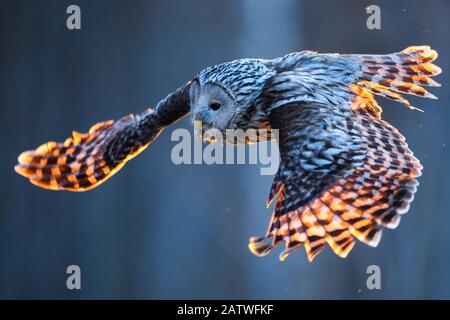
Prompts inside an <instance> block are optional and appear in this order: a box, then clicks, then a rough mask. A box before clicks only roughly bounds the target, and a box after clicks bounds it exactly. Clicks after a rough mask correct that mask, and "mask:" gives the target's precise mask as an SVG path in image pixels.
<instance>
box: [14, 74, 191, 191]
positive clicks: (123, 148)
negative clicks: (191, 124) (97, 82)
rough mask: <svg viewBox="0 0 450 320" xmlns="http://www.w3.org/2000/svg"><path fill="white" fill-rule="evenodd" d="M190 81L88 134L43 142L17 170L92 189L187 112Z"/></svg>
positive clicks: (39, 179)
mask: <svg viewBox="0 0 450 320" xmlns="http://www.w3.org/2000/svg"><path fill="white" fill-rule="evenodd" d="M189 86H190V83H187V84H186V85H184V86H182V87H181V88H179V89H177V90H176V91H175V92H173V93H171V94H170V95H168V96H167V97H166V98H165V99H164V100H162V101H160V102H159V103H158V105H157V106H156V108H155V109H154V110H153V109H148V110H146V111H144V112H143V113H141V114H138V115H133V114H130V115H128V116H125V117H123V118H121V119H120V120H118V121H115V122H114V121H112V120H111V121H105V122H100V123H97V124H96V125H94V126H93V127H91V129H90V130H89V132H88V133H78V132H75V131H74V132H73V133H72V137H70V138H68V139H66V141H65V142H62V143H61V142H47V143H45V144H43V145H41V146H40V147H38V148H37V149H36V150H32V151H26V152H23V153H22V154H21V155H20V156H19V158H18V162H19V163H18V164H17V165H16V166H15V170H16V172H17V173H19V174H21V175H23V176H24V177H26V178H28V179H29V180H30V182H31V183H33V184H35V185H38V186H39V187H42V188H46V189H51V190H69V191H86V190H89V189H92V188H94V187H96V186H98V185H100V184H101V183H102V182H104V181H105V180H107V179H109V178H110V177H111V176H112V175H113V174H114V173H116V172H117V171H118V170H119V169H120V168H122V167H123V165H125V163H126V162H127V161H128V160H131V159H132V158H134V157H135V156H136V155H138V154H139V153H140V152H141V151H143V150H144V149H145V148H146V147H147V146H148V145H149V144H150V143H151V142H152V141H153V140H154V139H156V137H157V136H158V135H159V133H160V132H161V131H162V130H163V128H164V127H165V126H168V125H170V124H171V123H173V122H175V121H177V120H178V119H180V118H182V117H183V116H185V115H186V114H188V113H189V111H190V105H189Z"/></svg>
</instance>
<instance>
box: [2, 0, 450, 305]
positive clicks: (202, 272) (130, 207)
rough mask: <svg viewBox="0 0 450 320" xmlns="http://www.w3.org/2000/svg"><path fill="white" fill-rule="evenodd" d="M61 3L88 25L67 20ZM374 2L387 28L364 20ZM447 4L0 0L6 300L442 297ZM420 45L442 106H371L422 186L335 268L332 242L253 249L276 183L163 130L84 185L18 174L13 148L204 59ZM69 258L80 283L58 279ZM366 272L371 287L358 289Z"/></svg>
mask: <svg viewBox="0 0 450 320" xmlns="http://www.w3.org/2000/svg"><path fill="white" fill-rule="evenodd" d="M70 4H77V5H79V6H80V7H81V12H82V30H80V31H69V30H68V29H67V28H66V18H67V14H66V8H67V6H68V5H70ZM370 4H378V5H380V7H381V18H382V22H381V23H382V24H381V26H382V29H381V30H373V31H371V30H368V29H367V28H366V19H367V17H368V15H367V14H366V12H365V7H366V6H368V5H370ZM449 13H450V2H449V1H446V0H443V1H437V0H436V1H428V2H425V1H419V0H416V1H411V0H407V1H385V2H380V1H333V2H332V1H295V0H281V1H275V0H273V1H271V0H246V1H242V0H235V1H218V0H215V1H207V0H204V1H200V0H199V1H181V0H180V1H174V0H170V1H100V0H96V1H75V0H74V1H56V0H55V1H0V70H1V73H0V90H1V91H0V130H1V131H0V133H1V134H0V143H1V157H0V168H1V170H0V298H67V299H79V298H236V299H240V298H264V299H272V298H274V299H278V298H287V299H297V298H307V299H312V298H324V299H328V298H333V299H334V298H369V299H372V298H373V299H379V298H447V299H448V298H450V286H449V285H450V232H449V231H450V209H449V206H450V184H449V181H450V173H449V165H450V153H449V150H450V149H449V148H450V138H449V134H450V129H449V125H450V105H449V102H450V96H449V89H448V88H449V75H450V73H449V70H450V66H449V50H450V45H449V30H450V28H449V24H450V22H449V21H450V20H449ZM421 44H429V45H431V46H432V47H433V48H435V49H437V50H438V51H439V54H440V58H439V59H438V61H437V64H439V65H440V66H441V67H442V69H443V70H444V73H443V75H441V76H440V77H439V78H438V79H437V80H438V81H439V82H441V83H442V85H443V87H442V88H436V89H434V88H433V89H432V90H431V91H432V92H433V93H434V94H436V95H437V96H438V97H439V100H437V101H432V100H430V101H428V100H427V101H425V100H420V99H418V98H411V101H412V102H413V103H414V104H415V105H417V106H418V107H421V108H423V109H424V110H425V113H420V112H413V111H409V110H407V109H406V108H404V107H402V106H401V105H399V104H395V103H391V102H389V101H386V100H383V101H381V104H382V105H383V106H384V110H385V112H384V117H385V119H387V120H388V121H389V122H391V123H393V124H394V125H395V126H397V127H398V128H399V130H400V131H401V132H402V133H403V134H404V135H405V136H406V137H407V138H408V142H409V144H410V146H411V148H412V149H413V150H414V151H415V153H416V155H417V157H418V158H419V159H420V160H421V161H422V163H423V165H424V174H423V176H422V177H421V178H420V183H421V185H420V187H419V190H418V193H417V194H416V199H415V201H414V203H413V205H412V207H411V209H410V211H409V213H408V214H407V215H406V216H404V217H403V219H402V222H401V224H400V226H399V227H398V229H397V230H395V231H390V230H386V231H385V232H384V235H383V239H382V241H381V243H380V245H379V246H378V247H377V248H376V249H373V248H370V247H367V246H365V245H363V244H360V243H358V244H357V245H356V246H355V248H354V249H353V251H352V252H351V254H350V256H349V257H348V258H347V259H345V260H342V259H340V258H339V257H337V256H335V255H334V254H333V253H332V252H331V250H329V249H328V248H327V249H326V250H324V251H323V252H322V253H321V254H320V255H319V256H318V257H317V258H316V260H315V261H314V262H313V263H309V262H308V261H307V259H306V257H305V254H304V252H303V249H301V250H299V251H298V252H296V253H295V254H293V255H292V256H290V257H289V258H288V259H287V260H286V261H285V262H283V263H281V262H279V261H278V252H274V253H272V254H271V255H269V256H268V257H266V258H257V257H255V256H253V255H252V254H251V253H250V252H249V250H248V249H247V243H248V238H249V237H250V236H253V235H262V234H263V233H264V232H265V231H266V228H267V224H268V222H269V218H270V215H271V212H270V210H266V209H265V206H264V202H265V200H266V196H267V194H268V191H269V188H270V184H271V181H272V177H270V176H260V175H259V168H258V166H255V165H235V166H232V165H228V166H225V165H224V166H218V165H216V166H207V165H191V166H186V165H181V166H176V165H174V164H173V163H172V162H171V159H170V151H171V149H172V147H173V145H174V144H175V143H174V142H171V141H170V133H171V129H169V130H167V131H166V132H164V133H163V134H162V135H161V136H160V137H159V139H158V140H157V141H156V142H155V143H154V144H153V145H151V147H150V148H149V149H148V150H147V151H146V152H145V153H143V154H142V155H141V156H139V157H138V158H136V159H135V160H133V161H132V162H130V163H129V164H128V165H127V166H126V167H125V168H124V169H123V170H122V171H120V172H119V173H118V174H117V175H116V176H115V177H114V178H112V179H111V180H110V181H108V183H106V184H104V185H102V186H101V187H99V188H98V189H95V190H92V191H90V192H88V193H81V194H79V193H75V194H74V193H65V192H50V191H46V190H42V189H39V188H36V187H35V186H32V185H31V184H29V183H28V182H27V181H26V180H25V179H23V178H22V177H20V176H19V175H17V174H16V173H15V172H14V170H13V166H14V164H15V163H16V157H17V155H18V154H19V153H20V152H21V151H23V150H26V149H31V148H34V147H36V146H38V145H39V144H40V143H42V142H45V141H49V140H57V141H60V140H64V139H65V138H66V137H67V136H68V135H69V134H70V132H71V130H78V131H86V130H87V129H88V128H89V127H90V126H91V125H92V124H94V123H96V122H98V121H101V120H107V119H116V118H119V117H121V116H123V115H125V114H127V113H130V112H139V111H141V110H143V109H145V108H146V107H147V106H149V105H154V104H155V103H156V102H157V101H158V100H159V99H160V98H162V97H164V96H165V95H166V94H167V93H168V92H170V91H171V90H173V89H174V88H176V87H177V86H179V85H181V84H182V83H184V82H185V81H186V80H188V79H190V78H192V77H193V76H194V75H195V74H196V73H197V72H198V71H200V70H201V69H202V68H204V67H206V66H209V65H211V64H216V63H220V62H223V61H228V60H232V59H236V58H242V57H264V58H272V57H277V56H280V55H283V54H285V53H288V52H292V51H301V50H305V49H311V50H318V51H321V52H346V53H389V52H394V51H399V50H401V49H403V48H405V47H407V46H409V45H421ZM188 125H189V121H188V120H187V119H185V120H183V121H182V122H180V123H179V124H178V125H177V126H184V127H187V126H188ZM70 264H77V265H79V266H80V267H81V270H82V290H80V291H69V290H67V289H66V276H67V275H66V273H65V270H66V267H67V266H68V265H70ZM371 264H377V265H379V266H380V267H381V273H382V289H381V290H375V291H370V290H368V289H367V288H366V285H365V283H366V278H367V274H366V268H367V266H368V265H371Z"/></svg>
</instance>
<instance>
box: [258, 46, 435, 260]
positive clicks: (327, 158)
mask: <svg viewBox="0 0 450 320" xmlns="http://www.w3.org/2000/svg"><path fill="white" fill-rule="evenodd" d="M436 58H437V53H436V51H434V50H431V48H430V47H428V46H421V47H410V48H407V49H405V50H403V51H401V52H399V53H394V54H389V55H338V54H315V53H311V52H304V53H299V54H292V55H288V56H286V57H284V58H283V59H281V60H279V61H277V62H276V65H277V71H278V73H277V75H276V76H274V77H273V78H272V79H271V80H270V81H269V82H268V84H267V90H266V91H265V94H266V98H267V100H268V101H270V103H271V108H270V110H271V111H270V116H269V118H270V124H271V127H272V128H273V129H279V148H280V155H281V165H280V168H279V171H278V173H277V175H276V176H275V180H274V182H273V185H272V189H271V191H270V196H269V201H268V204H270V203H271V202H272V200H273V199H274V198H276V199H277V201H276V205H275V209H274V213H273V215H272V219H271V222H270V226H269V229H268V231H267V233H266V235H265V236H264V237H253V238H251V239H250V244H249V248H250V250H251V251H252V252H253V253H254V254H256V255H266V254H268V253H269V252H270V251H271V249H272V248H273V247H274V246H276V245H278V244H280V243H281V242H283V241H284V242H285V244H286V246H285V250H284V251H283V252H282V253H281V255H280V259H281V260H283V259H285V258H286V257H287V256H288V255H289V254H290V253H291V252H292V251H294V250H296V249H297V248H299V247H301V246H304V247H305V250H306V253H307V257H308V259H309V260H310V261H312V260H313V259H314V257H315V256H316V255H317V254H318V253H319V252H320V251H321V250H322V249H323V247H324V246H325V244H328V245H329V246H330V247H331V248H332V249H333V251H334V252H335V253H336V254H337V255H339V256H340V257H346V256H347V255H348V253H349V252H350V250H351V249H352V248H353V246H354V239H355V238H356V239H358V240H360V241H362V242H364V243H366V244H368V245H371V246H376V245H377V244H378V242H379V240H380V238H381V232H382V228H383V227H386V228H395V227H396V226H397V225H398V223H399V222H400V215H401V214H403V213H406V211H407V210H408V208H409V203H410V202H411V201H412V200H413V194H414V192H415V191H416V188H417V184H418V183H417V181H416V178H417V177H419V176H420V174H421V169H422V166H421V165H420V162H419V161H418V160H417V159H416V158H415V157H414V155H413V153H412V152H411V150H409V148H408V145H407V144H406V142H405V138H404V137H403V136H402V135H401V134H400V133H399V132H398V131H397V129H395V128H394V127H393V126H391V125H390V124H389V123H387V122H385V121H383V120H381V111H382V109H381V107H380V106H379V105H378V103H377V102H376V100H375V96H376V95H379V96H383V97H385V98H388V99H392V100H396V101H398V102H400V103H402V104H404V105H406V106H408V107H410V108H414V107H412V106H411V104H410V103H409V102H408V101H407V100H406V99H405V98H404V97H402V95H401V94H411V95H416V96H421V97H427V98H435V97H434V96H433V95H431V94H430V93H428V92H427V91H426V90H425V89H423V88H422V87H421V86H420V85H424V86H439V84H438V83H437V82H435V81H433V80H432V79H431V78H430V77H431V76H435V75H438V74H439V73H440V72H441V70H440V68H439V67H437V66H436V65H434V64H432V63H431V62H432V61H433V60H435V59H436Z"/></svg>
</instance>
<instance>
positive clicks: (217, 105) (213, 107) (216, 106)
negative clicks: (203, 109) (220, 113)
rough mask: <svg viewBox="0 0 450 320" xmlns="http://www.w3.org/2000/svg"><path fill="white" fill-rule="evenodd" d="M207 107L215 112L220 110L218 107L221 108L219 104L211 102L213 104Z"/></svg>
mask: <svg viewBox="0 0 450 320" xmlns="http://www.w3.org/2000/svg"><path fill="white" fill-rule="evenodd" d="M209 107H210V108H211V109H212V110H214V111H217V110H219V109H220V107H222V105H221V104H220V103H218V102H213V103H211V104H210V105H209Z"/></svg>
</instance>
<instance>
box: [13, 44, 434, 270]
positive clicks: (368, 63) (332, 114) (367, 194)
mask: <svg viewBox="0 0 450 320" xmlns="http://www.w3.org/2000/svg"><path fill="white" fill-rule="evenodd" d="M436 58H437V52H436V51H435V50H432V49H431V48H430V47H429V46H413V47H409V48H406V49H405V50H403V51H401V52H397V53H392V54H386V55H368V54H320V53H317V52H312V51H302V52H295V53H291V54H288V55H286V56H283V57H280V58H276V59H272V60H264V59H239V60H235V61H231V62H227V63H222V64H218V65H215V66H211V67H208V68H206V69H204V70H202V71H201V72H200V73H199V74H198V75H196V76H195V77H194V78H193V79H192V80H191V81H189V82H187V83H186V84H184V85H182V86H181V87H180V88H178V89H177V90H175V91H174V92H172V93H170V94H169V95H168V96H167V97H166V98H164V99H163V100H161V101H160V102H159V103H158V104H157V105H156V107H155V108H154V109H151V108H150V109H147V110H145V111H144V112H142V113H140V114H136V115H133V114H130V115H128V116H125V117H123V118H121V119H119V120H118V121H105V122H100V123H98V124H96V125H94V126H93V127H91V128H90V130H89V132H87V133H79V132H73V133H72V136H71V137H69V138H68V139H66V140H65V141H64V142H47V143H45V144H43V145H41V146H40V147H38V148H37V149H36V150H33V151H26V152H23V153H22V154H21V155H20V156H19V158H18V164H17V165H16V167H15V170H16V172H17V173H19V174H21V175H23V176H25V177H26V178H28V179H29V181H30V182H31V183H33V184H35V185H37V186H39V187H42V188H46V189H50V190H68V191H86V190H90V189H92V188H95V187H97V186H98V185H100V184H101V183H103V182H104V181H106V180H107V179H109V178H110V177H111V176H113V175H114V174H115V173H116V172H117V171H118V170H119V169H121V168H122V167H123V166H124V165H125V163H126V162H127V161H129V160H131V159H132V158H133V157H135V156H136V155H138V154H139V153H140V152H142V151H143V150H144V149H145V148H146V147H147V146H148V145H150V144H151V143H152V142H153V141H154V140H155V139H156V138H157V137H158V135H159V134H160V132H161V131H162V130H163V129H164V128H166V127H168V126H169V125H171V124H173V123H174V122H176V121H178V120H179V119H181V118H183V117H184V116H186V115H188V114H189V113H191V114H192V117H193V119H194V120H198V121H201V122H202V128H203V129H204V130H207V129H210V128H214V129H216V130H219V131H221V132H225V131H226V130H227V129H243V130H248V129H255V130H258V129H263V128H264V129H269V130H272V131H273V130H275V129H276V130H278V131H277V132H278V138H277V140H278V146H279V151H280V166H279V169H278V172H277V173H276V175H275V178H274V181H273V184H272V187H271V189H270V193H269V197H268V200H267V207H269V206H270V205H271V203H272V202H273V201H274V200H275V205H274V209H273V214H272V217H271V219H270V223H269V227H268V230H267V232H266V233H265V234H264V236H261V237H252V238H250V242H249V249H250V251H251V252H252V253H254V254H255V255H258V256H265V255H267V254H268V253H269V252H270V251H271V250H272V249H273V248H274V247H275V246H277V245H279V244H281V243H283V242H284V250H283V251H282V252H281V254H280V256H279V257H280V260H284V259H285V258H286V257H287V256H288V255H289V254H291V253H292V252H293V251H295V250H296V249H298V248H300V247H302V246H303V247H304V248H305V251H306V255H307V258H308V260H309V261H312V260H313V259H314V258H315V256H316V255H317V254H318V253H319V252H320V251H321V250H322V249H323V248H324V247H325V245H327V244H328V246H330V247H331V249H332V250H333V251H334V252H335V253H336V254H337V255H338V256H339V257H346V256H347V255H348V253H349V252H350V251H351V249H352V248H353V246H354V244H355V241H356V239H357V240H359V241H361V242H363V243H365V244H367V245H369V246H373V247H375V246H377V244H378V243H379V241H380V238H381V233H382V230H383V229H384V228H388V229H394V228H396V227H397V226H398V224H399V222H400V218H401V216H402V215H403V214H404V213H406V212H407V211H408V209H409V206H410V203H411V201H412V200H413V197H414V193H415V192H416V188H417V185H418V182H417V178H418V177H419V176H420V175H421V170H422V166H421V164H420V162H419V160H418V159H417V158H415V157H414V155H413V153H412V152H411V150H410V149H409V148H408V145H407V143H406V141H405V138H404V137H403V136H402V135H401V134H400V133H399V132H398V130H397V129H396V128H395V127H393V126H392V125H390V124H389V123H388V122H386V121H384V120H383V119H382V118H381V113H382V108H381V107H380V105H379V104H378V102H377V100H376V99H375V98H376V97H377V96H379V97H383V98H387V99H390V100H394V101H397V102H399V103H401V104H403V105H405V106H406V107H408V108H410V109H416V108H415V107H413V106H412V105H411V104H410V103H409V102H408V100H406V99H405V98H404V95H406V94H409V95H415V96H419V97H425V98H432V99H436V97H435V96H434V95H432V94H430V93H429V92H428V91H427V90H425V89H424V88H423V86H435V87H436V86H440V85H439V84H438V83H437V82H436V81H434V80H432V79H431V77H432V76H436V75H438V74H440V73H441V69H440V68H439V67H438V66H436V65H434V64H433V63H432V61H433V60H435V59H436ZM257 140H258V139H257Z"/></svg>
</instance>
